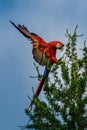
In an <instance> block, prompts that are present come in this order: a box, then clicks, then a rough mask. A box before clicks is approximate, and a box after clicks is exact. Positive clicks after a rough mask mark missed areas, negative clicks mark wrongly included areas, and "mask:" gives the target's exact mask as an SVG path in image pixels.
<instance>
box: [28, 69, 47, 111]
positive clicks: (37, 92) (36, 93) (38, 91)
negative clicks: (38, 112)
mask: <svg viewBox="0 0 87 130" xmlns="http://www.w3.org/2000/svg"><path fill="white" fill-rule="evenodd" d="M48 74H49V70H48V69H47V68H45V70H44V74H43V76H42V78H41V81H40V83H39V85H38V87H37V89H36V92H35V94H34V97H35V96H37V97H38V96H39V94H40V92H41V89H42V87H43V84H44V81H45V79H46V78H47V77H48ZM34 97H33V100H32V101H31V103H30V105H29V109H30V110H31V109H32V105H33V103H34Z"/></svg>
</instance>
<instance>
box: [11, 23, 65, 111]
mask: <svg viewBox="0 0 87 130" xmlns="http://www.w3.org/2000/svg"><path fill="white" fill-rule="evenodd" d="M10 23H11V24H12V25H13V26H14V27H15V28H16V29H17V30H19V31H20V32H21V33H22V34H23V35H24V36H25V37H26V38H28V39H29V40H31V43H32V44H33V50H32V54H33V58H34V59H35V61H36V62H37V63H39V65H41V66H45V70H44V74H43V76H42V78H41V80H40V83H39V85H38V87H37V89H36V92H35V94H34V96H37V97H38V96H39V94H40V91H41V89H42V86H43V84H44V81H45V79H46V78H47V77H48V74H49V69H48V67H47V66H48V64H49V65H53V64H54V63H56V61H57V58H56V50H57V49H59V50H63V48H64V44H63V43H62V42H60V41H51V42H46V41H44V40H43V39H42V38H41V37H40V36H38V35H37V34H35V33H32V32H30V31H29V30H28V29H27V28H26V27H25V26H24V25H20V24H18V25H15V24H14V23H13V22H12V21H10ZM33 99H34V98H33ZM33 102H34V101H33V100H32V102H31V104H30V105H29V108H30V109H32V104H33Z"/></svg>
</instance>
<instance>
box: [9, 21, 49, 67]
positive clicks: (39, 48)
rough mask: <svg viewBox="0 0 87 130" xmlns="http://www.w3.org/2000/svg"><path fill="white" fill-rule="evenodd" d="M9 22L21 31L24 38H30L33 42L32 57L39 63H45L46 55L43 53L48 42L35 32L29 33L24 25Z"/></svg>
mask: <svg viewBox="0 0 87 130" xmlns="http://www.w3.org/2000/svg"><path fill="white" fill-rule="evenodd" d="M10 23H11V24H12V25H13V26H14V27H15V28H16V29H17V30H19V32H21V33H22V34H23V35H24V36H25V37H26V38H28V39H30V40H31V41H32V44H33V51H32V54H33V57H34V59H35V60H36V61H37V62H38V63H39V64H40V65H45V62H47V60H48V59H47V56H46V54H45V52H46V50H47V48H48V44H47V43H46V42H45V41H44V40H43V39H42V38H41V37H40V36H38V35H37V34H35V33H31V32H30V31H29V30H28V29H27V28H26V27H25V26H24V25H20V24H18V25H15V23H13V22H12V21H10Z"/></svg>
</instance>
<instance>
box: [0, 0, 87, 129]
mask: <svg viewBox="0 0 87 130" xmlns="http://www.w3.org/2000/svg"><path fill="white" fill-rule="evenodd" d="M86 14H87V0H0V130H19V129H20V128H19V127H18V126H19V125H25V124H26V123H27V121H28V118H27V116H26V115H25V113H24V109H25V108H26V107H27V106H28V104H29V100H28V98H27V96H28V95H29V96H30V97H31V96H32V86H33V87H34V89H35V88H36V87H37V85H38V81H37V79H30V78H29V75H36V71H35V68H34V66H33V62H34V60H33V57H32V45H31V44H30V43H29V41H28V40H27V39H26V38H25V37H23V36H22V35H21V34H20V33H19V32H18V31H17V30H16V29H15V28H14V27H13V26H12V25H11V24H10V23H9V20H12V21H14V22H15V23H17V24H18V23H20V24H24V25H25V26H27V27H28V28H29V30H30V31H32V32H35V33H37V34H38V35H40V36H42V37H43V38H44V39H45V40H46V41H51V40H60V41H62V42H64V44H66V42H67V39H66V37H65V32H66V29H67V28H68V29H69V30H70V32H73V29H74V27H75V26H76V25H77V24H78V25H79V28H78V33H83V34H84V37H83V38H81V39H80V40H79V44H78V48H80V47H81V46H83V41H84V40H85V39H87V28H86V26H87V17H86ZM43 69H44V68H43V67H40V71H41V73H42V72H43ZM40 98H41V95H40Z"/></svg>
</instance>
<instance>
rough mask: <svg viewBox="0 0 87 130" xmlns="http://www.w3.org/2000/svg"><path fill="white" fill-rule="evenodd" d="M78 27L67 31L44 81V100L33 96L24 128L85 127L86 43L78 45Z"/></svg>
mask: <svg viewBox="0 0 87 130" xmlns="http://www.w3.org/2000/svg"><path fill="white" fill-rule="evenodd" d="M77 27H78V26H76V28H75V30H74V33H73V34H72V35H71V34H70V33H69V31H68V30H67V31H66V37H67V38H68V42H67V44H66V47H65V53H64V55H63V57H62V58H61V59H59V60H58V62H57V63H56V64H54V65H53V66H52V67H51V76H49V78H48V79H47V80H46V81H45V84H44V87H43V91H44V96H45V99H46V100H40V99H38V98H37V97H35V101H34V102H35V107H34V110H33V112H32V111H29V110H28V109H25V112H26V114H27V115H28V116H29V122H28V124H27V125H26V126H25V127H23V128H25V129H35V130H84V128H87V111H86V108H87V47H86V42H84V47H83V49H79V51H80V52H81V53H82V56H81V57H79V56H78V51H77V50H78V49H77V39H78V38H79V37H81V36H82V35H77Z"/></svg>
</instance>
